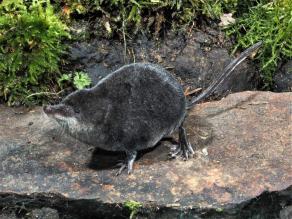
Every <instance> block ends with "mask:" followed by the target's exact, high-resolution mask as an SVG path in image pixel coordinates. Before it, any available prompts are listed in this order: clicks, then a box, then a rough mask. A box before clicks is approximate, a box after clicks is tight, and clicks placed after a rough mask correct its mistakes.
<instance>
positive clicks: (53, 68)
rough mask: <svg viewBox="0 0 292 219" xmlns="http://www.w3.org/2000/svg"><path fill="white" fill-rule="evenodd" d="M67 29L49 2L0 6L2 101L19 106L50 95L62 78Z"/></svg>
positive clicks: (8, 0)
mask: <svg viewBox="0 0 292 219" xmlns="http://www.w3.org/2000/svg"><path fill="white" fill-rule="evenodd" d="M64 37H69V34H68V33H67V27H66V26H65V24H63V23H62V22H61V21H60V19H59V18H58V17H57V16H56V15H55V14H54V11H53V8H52V6H51V4H50V1H49V0H33V1H31V2H30V3H27V2H26V4H24V2H23V1H22V0H14V1H11V0H3V1H2V3H1V4H0V98H1V99H4V100H5V101H7V102H8V104H10V105H11V104H15V103H16V102H25V101H28V102H29V101H32V100H31V99H27V98H25V97H26V96H27V95H29V94H31V93H34V92H40V91H48V90H49V87H50V86H53V85H52V84H53V81H54V78H56V76H57V75H58V72H59V68H58V64H59V61H60V55H61V54H62V52H63V51H64V45H63V44H62V43H61V40H62V39H63V38H64Z"/></svg>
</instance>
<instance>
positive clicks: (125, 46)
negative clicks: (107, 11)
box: [122, 13, 127, 63]
mask: <svg viewBox="0 0 292 219" xmlns="http://www.w3.org/2000/svg"><path fill="white" fill-rule="evenodd" d="M122 32H123V41H124V63H126V56H127V42H126V34H125V15H124V13H123V22H122Z"/></svg>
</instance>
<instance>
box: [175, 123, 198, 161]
mask: <svg viewBox="0 0 292 219" xmlns="http://www.w3.org/2000/svg"><path fill="white" fill-rule="evenodd" d="M194 154H195V152H194V149H193V147H192V145H191V144H190V142H189V141H188V137H187V134H186V130H185V129H184V127H183V126H180V127H179V145H176V146H175V147H173V148H172V149H171V150H170V153H169V157H170V158H171V159H173V158H177V157H178V156H182V157H183V159H184V160H188V159H189V157H193V156H194Z"/></svg>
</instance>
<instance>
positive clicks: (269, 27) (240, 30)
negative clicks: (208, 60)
mask: <svg viewBox="0 0 292 219" xmlns="http://www.w3.org/2000/svg"><path fill="white" fill-rule="evenodd" d="M262 2H263V1H262ZM227 33H228V35H235V36H236V40H237V44H236V47H235V49H234V51H236V50H237V49H238V48H247V47H249V46H251V45H252V44H254V43H256V42H258V41H260V40H261V41H263V42H264V44H263V48H262V52H261V53H260V55H259V56H258V60H259V61H260V63H261V72H262V77H263V80H264V83H265V86H266V87H269V86H270V85H271V83H272V79H273V73H274V72H275V69H276V67H277V66H278V63H279V61H280V60H285V59H289V58H291V57H292V37H291V36H292V1H291V0H276V1H273V2H269V3H260V4H258V5H256V6H255V7H252V8H250V11H249V13H247V14H245V15H243V16H242V17H240V18H238V19H237V22H236V24H234V25H233V26H232V27H230V28H229V29H227Z"/></svg>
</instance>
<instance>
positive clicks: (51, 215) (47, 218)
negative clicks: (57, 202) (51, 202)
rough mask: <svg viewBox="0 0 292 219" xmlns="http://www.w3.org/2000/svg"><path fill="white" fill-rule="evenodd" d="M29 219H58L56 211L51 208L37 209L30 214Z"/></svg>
mask: <svg viewBox="0 0 292 219" xmlns="http://www.w3.org/2000/svg"><path fill="white" fill-rule="evenodd" d="M30 218H31V219H59V214H58V211H57V210H55V209H52V208H39V209H34V210H32V211H31V212H30Z"/></svg>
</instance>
